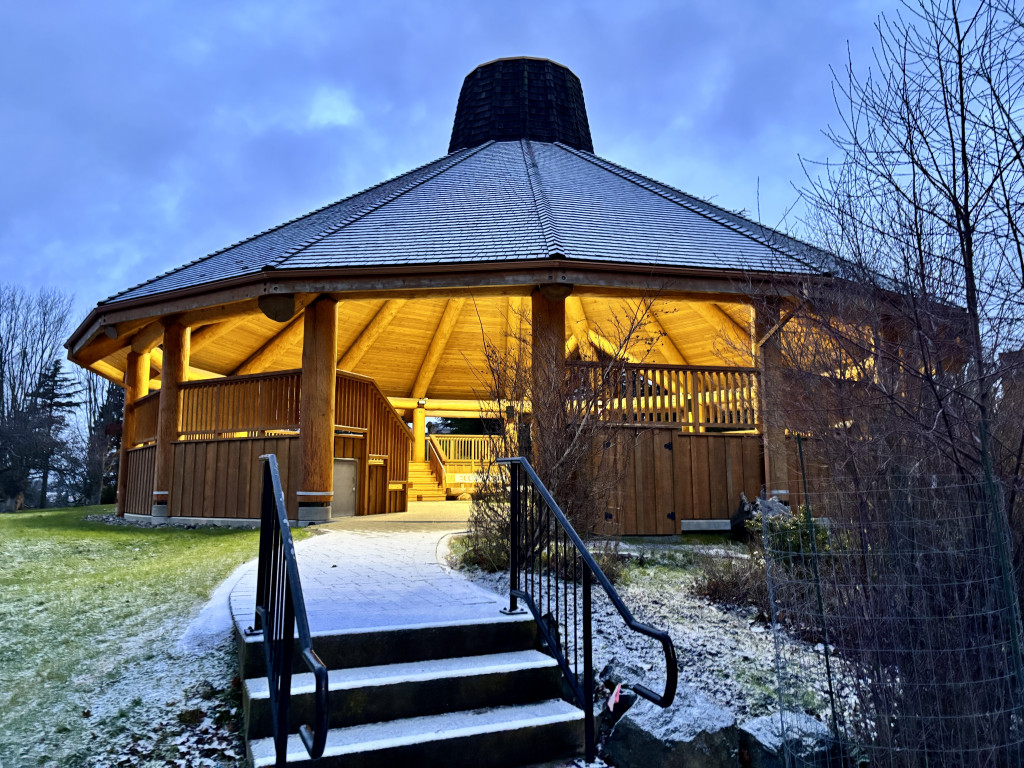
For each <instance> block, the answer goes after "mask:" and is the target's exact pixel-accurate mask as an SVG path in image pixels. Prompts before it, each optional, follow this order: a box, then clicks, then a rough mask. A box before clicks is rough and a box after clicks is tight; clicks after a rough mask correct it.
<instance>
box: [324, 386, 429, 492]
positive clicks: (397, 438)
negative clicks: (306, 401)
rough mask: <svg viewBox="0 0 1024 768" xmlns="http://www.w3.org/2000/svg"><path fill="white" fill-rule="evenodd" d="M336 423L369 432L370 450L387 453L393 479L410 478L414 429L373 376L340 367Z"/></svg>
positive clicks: (390, 475)
mask: <svg viewBox="0 0 1024 768" xmlns="http://www.w3.org/2000/svg"><path fill="white" fill-rule="evenodd" d="M334 424H335V429H337V430H339V431H348V432H356V433H364V434H366V435H367V446H366V449H367V452H368V453H369V454H376V455H379V456H386V457H387V465H388V481H389V482H404V481H406V480H408V479H409V474H408V463H409V455H410V453H411V451H412V430H410V429H409V427H408V426H407V425H406V423H405V421H403V420H402V417H401V416H399V415H398V411H396V410H395V409H394V408H393V407H392V405H391V402H390V401H389V400H388V399H387V397H385V396H384V393H383V392H381V391H380V389H379V388H378V387H377V383H376V382H375V381H374V380H373V379H371V378H368V377H366V376H360V375H358V374H355V373H349V372H347V371H338V374H337V380H336V386H335V389H334Z"/></svg>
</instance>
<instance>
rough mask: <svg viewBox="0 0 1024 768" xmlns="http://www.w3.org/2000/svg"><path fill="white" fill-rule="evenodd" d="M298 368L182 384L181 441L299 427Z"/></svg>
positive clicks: (254, 434) (255, 434) (244, 435)
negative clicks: (296, 369)
mask: <svg viewBox="0 0 1024 768" xmlns="http://www.w3.org/2000/svg"><path fill="white" fill-rule="evenodd" d="M299 381H300V374H299V372H298V371H280V372H275V373H260V374H255V375H249V376H231V377H227V378H223V379H211V380H209V381H189V382H186V383H184V384H182V385H181V422H180V429H179V434H180V439H181V440H211V439H216V438H220V437H262V436H265V435H268V434H280V433H282V432H294V431H296V430H298V428H299Z"/></svg>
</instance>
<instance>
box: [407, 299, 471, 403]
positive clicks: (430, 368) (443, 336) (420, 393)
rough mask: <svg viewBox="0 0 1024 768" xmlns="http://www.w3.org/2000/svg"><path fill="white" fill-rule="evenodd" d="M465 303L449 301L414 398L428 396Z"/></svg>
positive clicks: (417, 376) (417, 381) (419, 377)
mask: <svg viewBox="0 0 1024 768" xmlns="http://www.w3.org/2000/svg"><path fill="white" fill-rule="evenodd" d="M465 303H466V300H465V299H463V298H458V299H448V303H447V304H446V305H445V307H444V312H443V313H442V314H441V320H440V322H438V324H437V329H436V330H435V331H434V338H432V339H431V340H430V346H429V347H427V354H426V355H424V356H423V362H422V363H421V364H420V372H419V373H418V374H417V375H416V381H415V383H414V384H413V385H412V396H413V397H414V398H420V397H426V396H427V389H428V388H429V387H430V382H431V381H432V380H433V378H434V373H435V372H436V371H437V365H438V363H440V362H441V355H443V354H444V350H445V347H447V346H448V339H450V338H451V336H452V331H454V330H455V324H456V322H458V319H459V313H461V312H462V306H463V305H464V304H465Z"/></svg>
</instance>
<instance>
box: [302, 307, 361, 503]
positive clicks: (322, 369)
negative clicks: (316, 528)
mask: <svg viewBox="0 0 1024 768" xmlns="http://www.w3.org/2000/svg"><path fill="white" fill-rule="evenodd" d="M301 327H302V334H303V335H302V386H301V388H300V390H299V458H300V461H299V467H300V469H299V477H298V483H297V492H298V504H299V519H300V520H308V521H324V520H329V519H330V515H331V510H330V504H331V501H332V500H333V498H334V390H335V380H336V378H337V375H336V372H335V371H336V369H335V367H334V365H335V363H334V360H335V356H336V355H337V354H338V302H337V301H335V300H334V299H332V298H330V297H329V296H322V297H321V298H319V299H317V300H316V301H314V302H313V303H312V304H310V305H309V306H308V307H306V309H305V310H303V314H302V324H301ZM357 511H358V510H357Z"/></svg>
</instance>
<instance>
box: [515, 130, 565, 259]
mask: <svg viewBox="0 0 1024 768" xmlns="http://www.w3.org/2000/svg"><path fill="white" fill-rule="evenodd" d="M519 147H520V149H522V151H523V163H524V164H525V165H526V179H527V181H529V183H530V194H531V195H532V196H533V207H534V210H535V211H536V213H537V220H538V221H539V222H540V229H541V234H542V235H543V236H544V244H545V245H547V248H548V256H549V257H555V256H564V255H565V249H564V248H563V247H562V242H561V240H560V239H559V237H558V228H557V227H556V226H555V216H554V213H552V211H551V203H550V202H549V201H548V196H547V195H546V194H545V193H544V187H543V185H542V183H541V178H540V167H539V166H538V165H537V158H536V156H535V155H534V154H533V145H532V144H531V142H530V140H529V139H520V140H519Z"/></svg>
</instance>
